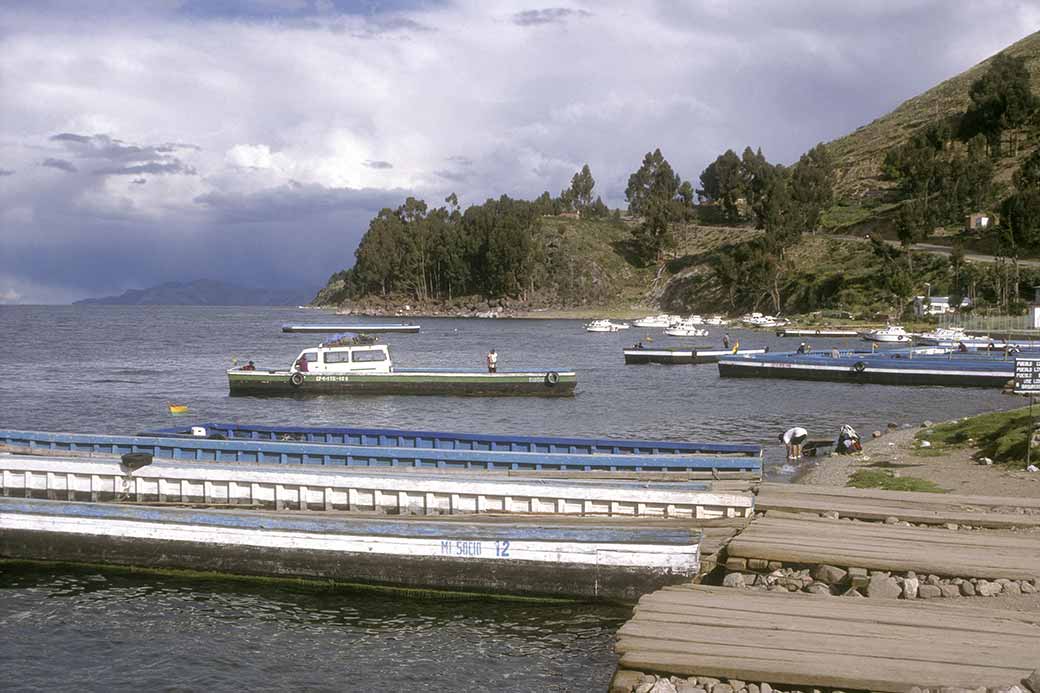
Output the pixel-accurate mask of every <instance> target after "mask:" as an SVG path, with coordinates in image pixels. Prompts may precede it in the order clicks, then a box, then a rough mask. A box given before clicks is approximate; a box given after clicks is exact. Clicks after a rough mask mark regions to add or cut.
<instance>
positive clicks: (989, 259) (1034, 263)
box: [827, 234, 1040, 267]
mask: <svg viewBox="0 0 1040 693" xmlns="http://www.w3.org/2000/svg"><path fill="white" fill-rule="evenodd" d="M827 236H828V237H829V238H837V239H839V240H842V241H858V242H860V243H867V242H869V241H870V238H869V237H867V236H846V235H843V234H827ZM882 240H883V241H884V242H885V243H887V244H889V245H892V246H899V245H900V244H899V241H892V240H888V239H887V238H885V239H882ZM910 248H911V249H912V250H917V251H920V252H922V253H931V254H932V255H949V254H950V253H951V252H952V251H951V248H950V247H949V246H947V245H937V244H935V243H914V244H913V245H912V246H910ZM964 259H965V260H966V261H967V262H982V263H989V264H992V263H994V262H996V261H997V257H996V256H995V255H983V254H981V253H968V252H965V253H964ZM1018 266H1019V267H1040V260H1019V261H1018Z"/></svg>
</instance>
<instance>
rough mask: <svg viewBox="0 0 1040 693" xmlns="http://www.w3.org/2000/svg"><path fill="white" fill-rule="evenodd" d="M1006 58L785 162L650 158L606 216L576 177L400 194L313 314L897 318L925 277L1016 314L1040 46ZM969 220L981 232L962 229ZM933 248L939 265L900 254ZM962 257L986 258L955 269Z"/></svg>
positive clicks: (1039, 224)
mask: <svg viewBox="0 0 1040 693" xmlns="http://www.w3.org/2000/svg"><path fill="white" fill-rule="evenodd" d="M1012 49H1014V50H1011V49H1009V51H1008V52H1006V53H1001V54H998V55H997V56H995V57H993V58H991V59H990V60H988V61H986V62H985V63H983V64H982V65H980V66H977V67H976V68H973V69H972V70H971V71H969V72H968V73H965V75H959V76H958V77H955V78H953V79H951V80H949V81H948V82H947V83H944V84H943V85H940V86H939V87H937V88H936V90H939V91H941V92H942V94H943V95H944V97H943V98H944V99H945V101H944V102H943V103H944V108H943V109H941V110H940V109H938V108H932V109H931V113H930V114H921V113H920V112H919V109H918V108H917V107H916V106H915V105H914V103H913V102H914V100H911V101H909V102H907V103H906V104H903V105H902V106H900V108H899V109H897V110H896V111H894V112H893V114H890V115H889V116H886V117H885V118H882V119H879V120H878V121H875V122H874V123H872V124H871V125H869V126H866V127H865V128H861V129H860V130H857V132H856V133H853V134H852V135H850V136H849V137H847V138H843V139H842V140H838V141H836V142H833V143H830V144H822V143H821V144H817V145H816V146H814V147H813V148H811V149H810V150H809V151H808V152H806V153H805V154H804V155H802V156H801V157H800V158H799V160H798V161H797V162H795V163H793V164H792V165H790V166H784V165H781V164H778V163H773V162H770V161H769V160H768V159H767V157H766V155H765V153H764V152H763V151H762V150H761V149H758V148H752V147H750V146H748V147H746V148H744V149H743V151H742V153H741V154H739V155H738V154H737V153H736V152H735V151H733V150H727V151H725V152H723V153H721V154H720V155H719V156H718V157H717V158H716V159H715V160H714V161H712V162H711V163H710V164H709V165H708V166H707V167H706V168H705V169H704V170H703V171H701V172H700V173H699V175H698V176H697V177H696V179H695V181H696V182H691V180H690V179H689V178H686V177H684V176H683V175H681V174H680V172H678V171H675V170H674V169H673V167H672V166H671V164H670V163H669V161H668V159H667V158H666V156H665V153H664V152H662V151H661V150H660V149H653V150H651V151H649V152H647V154H646V155H645V156H644V157H643V159H642V161H640V162H633V170H632V173H631V175H630V176H629V179H628V185H627V187H626V190H625V205H626V206H625V207H624V208H622V209H609V208H608V206H607V205H606V204H605V203H604V202H603V200H602V199H601V197H600V196H599V195H597V189H596V181H595V178H594V177H593V172H592V171H591V170H590V168H589V166H588V165H585V166H583V167H582V168H581V169H580V170H578V171H576V172H575V174H574V176H573V178H572V179H571V183H570V185H569V186H568V187H567V188H565V189H564V190H562V191H560V193H559V194H557V195H553V194H551V193H550V192H548V191H546V192H544V193H542V194H541V195H540V196H539V197H537V198H536V199H533V200H520V199H513V198H510V197H508V196H505V195H503V196H501V197H499V198H498V199H490V200H487V201H486V202H484V203H482V204H475V205H471V206H469V207H466V208H465V209H463V208H462V206H461V205H460V204H459V201H458V197H457V196H456V195H455V194H452V195H449V196H448V197H447V198H446V199H445V200H443V201H442V202H436V203H434V204H430V203H428V202H427V201H424V200H418V199H414V198H408V199H406V200H404V201H403V202H402V204H401V205H400V206H399V207H397V208H396V209H384V210H382V211H381V212H380V213H379V214H378V215H377V216H376V217H375V218H374V219H372V221H371V222H370V224H369V228H368V231H367V233H366V234H365V235H364V237H363V239H362V240H361V243H360V245H359V246H358V248H357V251H356V253H355V262H354V264H353V267H351V268H350V269H347V270H344V271H342V272H338V273H336V274H335V275H333V276H332V277H331V278H330V280H329V284H328V286H327V287H326V288H325V289H324V290H323V291H322V292H321V293H320V294H319V295H318V297H317V299H316V300H315V303H318V304H322V305H345V306H350V307H352V308H354V309H356V310H360V311H365V312H380V311H389V310H393V309H394V308H395V307H396V308H400V307H402V306H404V305H408V306H409V307H410V308H412V309H413V310H419V311H423V312H448V313H455V314H465V313H467V312H474V311H481V310H487V309H489V308H494V307H507V308H514V309H517V310H533V309H540V308H555V309H564V310H566V309H575V308H604V309H613V310H618V309H625V308H631V309H637V308H647V309H648V310H650V309H656V308H658V307H660V308H662V309H666V310H670V311H678V312H688V311H699V312H720V313H730V314H734V313H740V312H744V311H747V310H755V309H761V310H767V311H769V312H777V313H786V314H792V313H805V312H810V311H818V310H827V309H833V310H841V311H847V312H852V313H856V314H863V315H874V314H892V315H898V314H899V313H900V311H902V310H903V309H905V308H906V306H908V305H909V301H910V298H911V297H912V296H913V295H914V294H915V293H921V291H922V287H923V286H924V285H925V284H927V286H928V287H929V290H930V291H931V292H932V293H933V294H951V295H954V296H957V297H960V296H968V297H970V298H971V300H972V303H973V305H975V306H986V305H991V306H997V307H1000V308H1001V309H1003V310H1007V311H1012V312H1014V311H1015V310H1020V309H1021V308H1022V300H1023V299H1024V298H1025V295H1024V293H1025V292H1026V291H1031V287H1032V285H1034V284H1036V283H1040V276H1034V274H1035V273H1033V272H1030V271H1027V270H1025V269H1024V268H1022V267H1020V266H1019V264H1018V261H1019V259H1020V258H1024V257H1034V256H1036V255H1038V254H1040V108H1038V106H1040V101H1038V99H1037V97H1036V95H1035V93H1034V92H1035V85H1036V83H1037V82H1038V81H1040V76H1038V73H1040V64H1038V63H1040V33H1038V34H1035V35H1033V36H1031V37H1029V38H1027V39H1026V40H1024V41H1023V42H1020V43H1019V44H1016V45H1015V46H1013V47H1012ZM966 75H967V76H966ZM968 77H970V79H968ZM951 84H952V85H955V86H956V88H957V89H958V90H959V91H958V93H959V94H961V93H962V95H961V96H960V97H958V98H949V92H950V90H951V89H952V87H949V86H948V85H951ZM944 87H946V88H945V90H943V88H944ZM936 90H932V91H930V92H927V93H926V94H924V95H922V96H921V97H917V98H918V99H919V100H930V99H933V98H935V97H934V95H933V94H932V92H933V91H936ZM929 103H931V101H929ZM909 112H913V113H914V114H915V119H914V120H913V123H912V125H908V121H907V117H908V116H905V114H906V113H909ZM897 126H898V127H897ZM897 129H898V130H900V132H899V133H897V134H894V133H895V131H896V130H897ZM864 142H870V143H872V144H871V145H870V146H868V145H865V144H864ZM879 142H880V143H881V144H879ZM864 171H867V173H864ZM855 176H858V178H855V180H853V178H854V177H855ZM970 215H977V216H985V217H986V218H987V224H986V226H985V228H967V224H966V220H967V219H968V217H969V216H970ZM835 234H836V235H835ZM866 234H870V236H871V238H870V239H869V241H868V242H867V241H866V239H864V240H850V239H848V238H847V236H850V235H851V236H860V237H863V236H865V235H866ZM937 238H938V239H940V240H938V241H936V242H940V243H946V244H948V245H949V246H950V253H949V256H948V257H944V256H940V255H935V254H930V253H925V252H921V251H919V250H915V249H914V246H915V244H916V243H919V242H921V241H925V240H928V241H929V242H933V241H935V239H937ZM886 239H887V240H890V241H898V243H897V244H894V243H886V242H884V240H886ZM968 250H978V251H982V252H988V253H990V254H993V255H996V256H997V261H996V262H994V263H989V264H982V263H968V262H966V261H965V253H966V252H967V251H968Z"/></svg>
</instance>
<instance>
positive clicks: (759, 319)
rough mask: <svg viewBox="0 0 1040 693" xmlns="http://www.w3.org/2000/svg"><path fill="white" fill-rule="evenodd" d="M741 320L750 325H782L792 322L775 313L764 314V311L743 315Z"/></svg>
mask: <svg viewBox="0 0 1040 693" xmlns="http://www.w3.org/2000/svg"><path fill="white" fill-rule="evenodd" d="M740 321H741V322H742V323H744V324H745V325H747V326H748V327H782V326H784V325H786V324H788V323H789V322H790V321H789V320H786V319H784V318H780V317H777V316H775V315H763V314H762V313H748V314H747V315H744V316H743V317H741V318H740Z"/></svg>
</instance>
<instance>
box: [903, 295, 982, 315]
mask: <svg viewBox="0 0 1040 693" xmlns="http://www.w3.org/2000/svg"><path fill="white" fill-rule="evenodd" d="M970 305H971V301H969V300H968V299H967V298H964V299H962V300H961V302H960V305H959V306H952V305H950V297H949V296H914V315H916V316H917V317H919V318H920V317H924V316H925V315H944V314H946V313H955V312H956V311H957V308H967V307H968V306H970Z"/></svg>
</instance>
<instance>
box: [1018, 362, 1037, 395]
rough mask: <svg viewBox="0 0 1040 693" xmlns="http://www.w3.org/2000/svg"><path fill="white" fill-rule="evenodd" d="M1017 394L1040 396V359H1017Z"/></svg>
mask: <svg viewBox="0 0 1040 693" xmlns="http://www.w3.org/2000/svg"><path fill="white" fill-rule="evenodd" d="M1015 394H1017V395H1035V394H1040V358H1016V359H1015Z"/></svg>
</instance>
